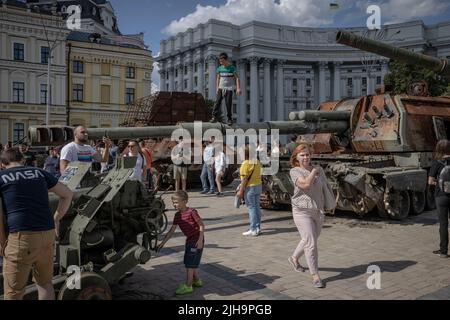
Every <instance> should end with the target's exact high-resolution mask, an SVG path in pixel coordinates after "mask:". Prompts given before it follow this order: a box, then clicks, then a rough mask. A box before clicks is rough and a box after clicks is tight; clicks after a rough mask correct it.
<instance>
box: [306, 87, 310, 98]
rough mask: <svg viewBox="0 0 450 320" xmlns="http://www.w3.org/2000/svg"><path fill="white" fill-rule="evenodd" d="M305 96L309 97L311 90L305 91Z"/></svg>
mask: <svg viewBox="0 0 450 320" xmlns="http://www.w3.org/2000/svg"><path fill="white" fill-rule="evenodd" d="M306 96H307V97H311V89H308V90H306Z"/></svg>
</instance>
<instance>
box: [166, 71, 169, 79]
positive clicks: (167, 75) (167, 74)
mask: <svg viewBox="0 0 450 320" xmlns="http://www.w3.org/2000/svg"><path fill="white" fill-rule="evenodd" d="M166 80H169V73H168V72H167V73H166Z"/></svg>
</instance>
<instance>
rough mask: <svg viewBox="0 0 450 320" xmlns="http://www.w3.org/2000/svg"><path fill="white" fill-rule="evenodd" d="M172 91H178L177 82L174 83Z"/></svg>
mask: <svg viewBox="0 0 450 320" xmlns="http://www.w3.org/2000/svg"><path fill="white" fill-rule="evenodd" d="M173 91H178V81H175V88H173Z"/></svg>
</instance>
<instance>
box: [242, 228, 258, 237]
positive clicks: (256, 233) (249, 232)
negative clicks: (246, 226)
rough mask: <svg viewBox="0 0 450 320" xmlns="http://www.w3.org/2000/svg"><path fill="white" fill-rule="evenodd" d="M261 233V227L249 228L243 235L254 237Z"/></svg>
mask: <svg viewBox="0 0 450 320" xmlns="http://www.w3.org/2000/svg"><path fill="white" fill-rule="evenodd" d="M260 233H261V230H260V229H256V231H253V230H247V231H245V232H243V233H242V235H243V236H252V237H256V236H258V235H259V234H260Z"/></svg>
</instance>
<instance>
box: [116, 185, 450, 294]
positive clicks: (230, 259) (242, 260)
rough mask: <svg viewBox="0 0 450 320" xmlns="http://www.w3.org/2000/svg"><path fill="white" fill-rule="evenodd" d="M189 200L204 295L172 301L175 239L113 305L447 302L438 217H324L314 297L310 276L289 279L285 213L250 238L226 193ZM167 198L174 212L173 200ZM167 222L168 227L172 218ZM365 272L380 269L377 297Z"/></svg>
mask: <svg viewBox="0 0 450 320" xmlns="http://www.w3.org/2000/svg"><path fill="white" fill-rule="evenodd" d="M229 190H231V189H229ZM189 195H190V202H189V205H190V206H192V207H194V208H197V209H198V211H199V212H200V215H201V216H202V218H203V219H204V221H205V224H206V234H205V239H206V246H205V250H204V253H203V258H202V264H201V266H200V274H201V277H202V279H203V280H204V283H205V285H204V287H203V288H200V289H197V290H195V292H194V294H192V295H190V296H187V297H181V298H180V297H177V296H175V294H174V292H175V289H176V288H177V286H178V285H179V284H180V283H182V282H183V281H184V278H185V269H184V265H183V263H182V262H183V249H184V237H182V234H181V232H180V231H178V232H177V233H176V234H175V235H174V237H173V238H172V239H171V240H169V242H168V243H167V244H166V247H165V248H164V249H163V250H162V251H161V252H160V253H158V254H156V255H155V256H153V257H152V259H150V261H149V262H148V263H147V264H146V265H144V266H139V267H137V268H136V269H135V270H134V274H133V276H131V277H130V278H127V279H125V280H124V282H123V284H121V285H120V286H117V287H115V288H113V292H114V296H115V298H116V299H196V300H211V299H233V300H241V299H244V300H247V299H252V300H253V299H255V300H267V299H270V300H272V299H450V259H442V258H439V257H438V256H436V255H433V254H432V253H431V252H432V251H433V250H435V249H437V247H438V246H437V244H438V239H439V235H438V224H437V218H436V215H435V212H426V213H423V214H421V215H419V216H413V217H411V218H409V219H407V220H406V221H403V222H395V221H380V220H379V219H378V218H377V217H369V218H367V219H364V220H360V219H356V218H355V217H354V216H352V215H350V214H347V215H346V214H339V215H337V216H333V217H327V219H326V222H325V226H324V229H323V232H322V235H321V237H320V240H319V255H320V259H319V269H320V273H321V276H322V278H323V279H324V281H325V282H326V288H325V289H315V288H313V287H312V284H311V277H310V275H309V273H297V272H294V271H293V269H292V267H291V266H290V265H289V263H288V261H287V258H288V257H289V255H290V254H292V252H293V250H294V249H295V247H296V246H297V244H298V241H299V240H300V237H299V234H298V232H297V228H296V227H295V224H294V223H293V220H292V217H291V213H290V211H266V210H264V211H263V222H262V229H263V230H262V234H261V235H260V236H259V237H251V238H248V237H244V236H242V235H241V233H242V232H243V231H245V230H246V229H247V226H248V216H247V213H246V209H245V207H243V208H240V209H234V208H233V196H232V192H231V191H229V193H228V194H227V196H226V197H224V198H216V197H215V196H202V195H200V194H199V193H198V192H190V193H189ZM164 198H165V199H166V205H167V207H168V208H169V209H172V206H171V202H170V194H167V195H165V196H164ZM167 214H168V217H169V221H170V220H171V219H172V217H173V214H174V210H170V211H169V212H168V213H167ZM302 264H303V265H306V261H305V259H304V258H302ZM369 265H377V266H379V267H380V269H381V289H380V290H377V289H375V290H370V289H368V288H367V285H366V282H367V280H368V278H369V277H370V274H368V273H367V268H368V266H369Z"/></svg>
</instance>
